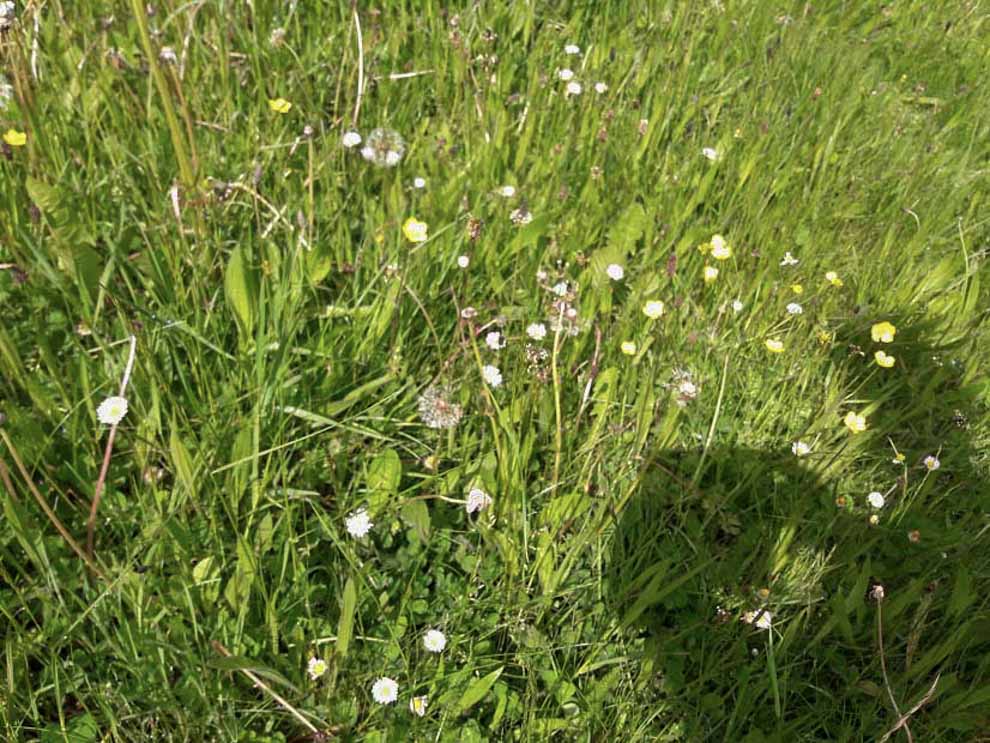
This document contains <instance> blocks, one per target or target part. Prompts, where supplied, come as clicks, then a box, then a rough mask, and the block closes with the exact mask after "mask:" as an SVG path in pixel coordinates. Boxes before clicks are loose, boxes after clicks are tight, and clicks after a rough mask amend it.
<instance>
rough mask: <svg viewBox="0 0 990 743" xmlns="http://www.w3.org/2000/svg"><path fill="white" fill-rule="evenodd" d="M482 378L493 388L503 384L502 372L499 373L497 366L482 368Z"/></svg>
mask: <svg viewBox="0 0 990 743" xmlns="http://www.w3.org/2000/svg"><path fill="white" fill-rule="evenodd" d="M481 376H482V378H483V379H484V380H485V382H486V383H487V384H488V385H490V386H492V387H498V386H500V385H501V384H502V372H500V371H499V369H498V367H497V366H492V365H491V364H485V365H484V366H483V367H481Z"/></svg>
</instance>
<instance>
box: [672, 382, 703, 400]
mask: <svg viewBox="0 0 990 743" xmlns="http://www.w3.org/2000/svg"><path fill="white" fill-rule="evenodd" d="M677 393H678V394H679V395H680V396H681V398H682V399H684V400H693V399H694V398H696V397H697V396H698V386H697V385H696V384H695V383H694V382H692V381H691V380H690V379H683V380H681V381H680V382H678V383H677Z"/></svg>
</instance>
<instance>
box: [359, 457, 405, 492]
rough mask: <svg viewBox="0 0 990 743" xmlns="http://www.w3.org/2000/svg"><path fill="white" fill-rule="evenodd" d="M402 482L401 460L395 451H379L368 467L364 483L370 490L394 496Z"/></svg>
mask: <svg viewBox="0 0 990 743" xmlns="http://www.w3.org/2000/svg"><path fill="white" fill-rule="evenodd" d="M401 480H402V460H400V459H399V453H398V452H397V451H395V449H385V450H383V451H381V452H380V453H379V454H378V455H376V456H375V458H374V459H372V460H371V464H370V465H369V466H368V476H367V478H366V482H367V485H368V488H369V489H370V490H373V491H376V492H379V493H386V494H388V495H394V494H395V493H396V492H398V490H399V482H400V481H401Z"/></svg>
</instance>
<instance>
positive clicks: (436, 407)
mask: <svg viewBox="0 0 990 743" xmlns="http://www.w3.org/2000/svg"><path fill="white" fill-rule="evenodd" d="M450 398H451V391H450V389H449V388H448V387H442V386H439V385H430V386H429V387H427V388H426V389H425V390H424V391H423V393H422V394H421V395H420V396H419V402H418V405H417V407H418V410H419V417H420V419H421V420H422V421H423V423H425V424H426V425H427V426H428V427H429V428H438V429H439V428H454V427H455V426H457V424H458V423H460V421H461V416H462V415H463V412H464V411H463V410H462V409H461V406H460V405H455V404H454V403H452V402H451V401H450Z"/></svg>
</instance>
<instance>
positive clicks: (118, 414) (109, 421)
mask: <svg viewBox="0 0 990 743" xmlns="http://www.w3.org/2000/svg"><path fill="white" fill-rule="evenodd" d="M125 415H127V398H126V397H108V398H107V399H106V400H104V401H103V402H101V403H100V406H99V407H98V408H97V409H96V417H97V419H98V420H99V421H100V423H103V424H104V425H107V426H115V425H117V424H118V423H120V421H121V420H122V419H123V417H124V416H125Z"/></svg>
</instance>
